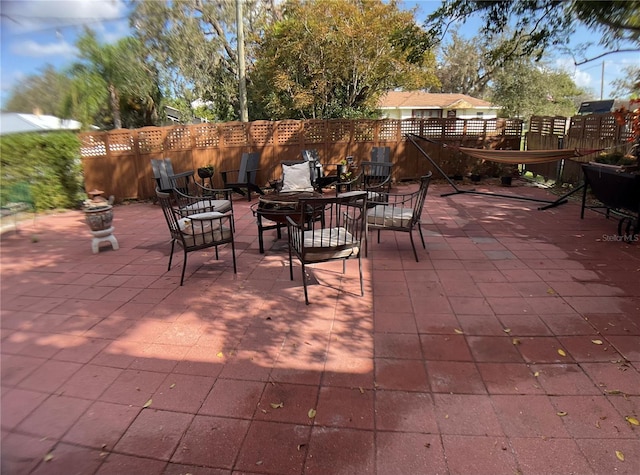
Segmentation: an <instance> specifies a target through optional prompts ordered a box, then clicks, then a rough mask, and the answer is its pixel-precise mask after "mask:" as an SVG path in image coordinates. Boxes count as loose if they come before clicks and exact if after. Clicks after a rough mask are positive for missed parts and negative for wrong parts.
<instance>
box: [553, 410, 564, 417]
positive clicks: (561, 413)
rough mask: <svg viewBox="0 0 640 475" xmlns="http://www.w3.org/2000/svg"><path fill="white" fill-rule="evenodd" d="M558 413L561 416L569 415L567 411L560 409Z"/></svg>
mask: <svg viewBox="0 0 640 475" xmlns="http://www.w3.org/2000/svg"><path fill="white" fill-rule="evenodd" d="M556 414H557V415H559V416H560V417H564V416H566V415H567V413H566V412H565V411H558V412H556Z"/></svg>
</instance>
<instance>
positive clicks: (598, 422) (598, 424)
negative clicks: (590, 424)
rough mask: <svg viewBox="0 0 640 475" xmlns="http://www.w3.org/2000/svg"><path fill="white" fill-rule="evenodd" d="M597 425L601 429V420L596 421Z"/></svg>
mask: <svg viewBox="0 0 640 475" xmlns="http://www.w3.org/2000/svg"><path fill="white" fill-rule="evenodd" d="M596 427H597V428H598V429H600V421H596Z"/></svg>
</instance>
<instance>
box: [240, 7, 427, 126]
mask: <svg viewBox="0 0 640 475" xmlns="http://www.w3.org/2000/svg"><path fill="white" fill-rule="evenodd" d="M418 33H419V29H418V28H417V26H416V25H415V22H414V19H413V12H401V11H399V9H398V7H397V4H396V2H395V1H390V2H382V1H381V0H367V1H360V0H316V1H313V2H307V1H303V0H291V1H289V2H287V3H286V4H285V6H284V11H283V18H282V20H280V21H277V22H275V23H274V24H273V25H271V27H270V28H268V29H267V31H266V33H265V36H264V38H263V41H262V42H261V44H260V48H259V50H258V51H257V53H256V55H257V60H256V64H255V67H254V70H253V73H252V84H253V88H252V98H253V103H254V104H256V105H257V106H258V107H257V108H256V109H255V113H256V115H258V117H259V118H268V119H276V118H332V117H363V116H372V115H373V114H375V110H376V108H377V101H378V98H379V97H380V95H381V94H383V93H384V92H386V91H388V90H390V89H393V88H396V87H402V86H404V87H407V88H411V89H415V88H427V87H429V86H432V85H437V84H438V80H437V78H436V77H435V75H434V71H435V58H434V56H433V54H431V53H427V54H424V55H422V56H421V57H413V58H411V59H413V60H414V63H410V62H409V56H410V55H411V53H412V50H411V49H410V48H407V47H406V45H407V43H409V42H408V41H407V38H408V37H409V38H410V37H414V36H416V34H418Z"/></svg>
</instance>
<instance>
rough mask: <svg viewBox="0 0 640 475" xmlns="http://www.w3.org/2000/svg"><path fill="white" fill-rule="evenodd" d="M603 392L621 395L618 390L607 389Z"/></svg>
mask: <svg viewBox="0 0 640 475" xmlns="http://www.w3.org/2000/svg"><path fill="white" fill-rule="evenodd" d="M605 392H606V393H607V394H622V391H620V390H618V389H607V390H606V391H605Z"/></svg>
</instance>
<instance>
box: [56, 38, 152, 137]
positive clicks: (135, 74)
mask: <svg viewBox="0 0 640 475" xmlns="http://www.w3.org/2000/svg"><path fill="white" fill-rule="evenodd" d="M141 46H142V45H141V44H140V42H139V41H138V40H136V39H135V38H133V37H126V38H123V39H121V40H120V41H118V42H117V43H115V44H104V45H101V44H99V43H98V40H97V38H96V35H95V33H94V32H93V31H91V30H88V29H87V30H85V33H84V34H83V35H82V36H81V37H80V38H79V39H78V42H77V47H78V56H79V61H78V62H76V63H75V64H73V65H72V67H71V68H70V72H69V74H70V76H71V77H72V83H71V91H70V94H69V96H68V98H67V102H66V104H67V110H68V113H69V114H70V115H73V116H76V117H77V118H78V120H80V121H82V122H83V124H85V125H88V124H92V123H93V122H95V121H96V118H97V116H98V115H100V114H101V113H102V111H105V110H106V111H108V116H107V118H105V119H104V120H103V124H102V125H106V126H108V124H109V122H110V123H111V124H112V127H113V128H116V129H119V128H122V126H123V121H122V111H123V109H125V110H127V112H128V114H127V118H128V122H129V124H127V125H132V126H137V125H149V122H150V121H152V120H153V116H154V111H155V107H156V104H157V102H158V101H159V100H160V94H159V89H158V86H157V82H156V77H157V74H156V73H155V71H154V70H153V69H152V68H151V67H149V66H148V65H147V64H146V62H145V58H144V56H143V55H142V47H141ZM136 109H137V113H136V112H135V111H136ZM102 114H103V113H102ZM103 115H104V114H103ZM136 116H137V118H134V117H136Z"/></svg>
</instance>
